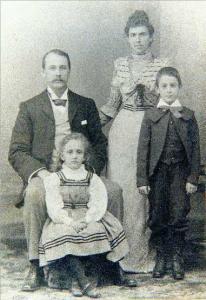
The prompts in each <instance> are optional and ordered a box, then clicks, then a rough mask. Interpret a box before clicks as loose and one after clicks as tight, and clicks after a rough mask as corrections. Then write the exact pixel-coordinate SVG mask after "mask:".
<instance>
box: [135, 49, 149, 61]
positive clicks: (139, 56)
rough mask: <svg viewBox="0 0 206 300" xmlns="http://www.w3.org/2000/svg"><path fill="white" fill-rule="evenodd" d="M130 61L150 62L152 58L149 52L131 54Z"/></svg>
mask: <svg viewBox="0 0 206 300" xmlns="http://www.w3.org/2000/svg"><path fill="white" fill-rule="evenodd" d="M132 59H134V60H135V61H152V60H153V59H154V56H153V54H152V52H151V51H147V52H146V53H144V54H132Z"/></svg>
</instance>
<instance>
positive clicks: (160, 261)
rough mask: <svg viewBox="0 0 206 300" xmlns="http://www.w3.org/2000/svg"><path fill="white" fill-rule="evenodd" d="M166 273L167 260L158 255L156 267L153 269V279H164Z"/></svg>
mask: <svg viewBox="0 0 206 300" xmlns="http://www.w3.org/2000/svg"><path fill="white" fill-rule="evenodd" d="M165 273H166V259H165V256H164V255H162V256H160V255H158V254H157V257H156V263H155V267H154V269H153V273H152V277H153V278H162V277H164V275H165Z"/></svg>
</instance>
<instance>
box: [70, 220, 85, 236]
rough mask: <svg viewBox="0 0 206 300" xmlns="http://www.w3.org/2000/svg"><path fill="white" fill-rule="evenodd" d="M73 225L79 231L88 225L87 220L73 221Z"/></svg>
mask: <svg viewBox="0 0 206 300" xmlns="http://www.w3.org/2000/svg"><path fill="white" fill-rule="evenodd" d="M71 226H72V227H73V228H74V230H75V231H76V232H77V233H78V232H80V231H82V230H83V229H85V228H86V227H87V223H86V222H85V220H78V221H73V222H72V223H71Z"/></svg>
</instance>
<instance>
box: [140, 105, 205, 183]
mask: <svg viewBox="0 0 206 300" xmlns="http://www.w3.org/2000/svg"><path fill="white" fill-rule="evenodd" d="M169 118H170V113H169V112H168V111H163V110H162V109H160V108H157V107H154V108H152V109H149V110H148V111H146V112H145V116H144V119H143V121H142V126H141V131H140V137H139V146H138V154H137V186H138V187H140V186H145V185H149V178H150V177H151V176H152V175H153V174H154V170H155V168H156V166H157V164H158V162H159V160H160V156H161V154H162V151H163V148H164V145H165V139H166V134H167V127H168V122H169ZM173 119H174V122H175V127H176V129H177V132H178V134H179V137H180V139H181V141H182V143H183V145H184V148H185V151H186V154H187V160H188V174H189V176H188V178H187V181H188V182H190V183H192V184H197V183H198V178H199V172H200V146H199V130H198V125H197V121H196V119H195V116H194V112H193V111H192V110H190V109H189V108H187V107H183V110H182V111H181V117H180V118H175V117H173Z"/></svg>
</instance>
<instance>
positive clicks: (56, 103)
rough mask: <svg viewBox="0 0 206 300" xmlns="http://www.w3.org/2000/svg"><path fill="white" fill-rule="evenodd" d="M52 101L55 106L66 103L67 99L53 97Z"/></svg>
mask: <svg viewBox="0 0 206 300" xmlns="http://www.w3.org/2000/svg"><path fill="white" fill-rule="evenodd" d="M52 101H53V103H54V104H55V105H56V106H65V105H66V103H67V100H64V99H53V100H52Z"/></svg>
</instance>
